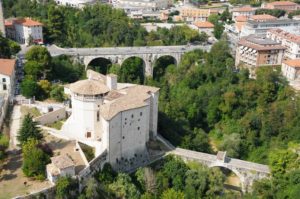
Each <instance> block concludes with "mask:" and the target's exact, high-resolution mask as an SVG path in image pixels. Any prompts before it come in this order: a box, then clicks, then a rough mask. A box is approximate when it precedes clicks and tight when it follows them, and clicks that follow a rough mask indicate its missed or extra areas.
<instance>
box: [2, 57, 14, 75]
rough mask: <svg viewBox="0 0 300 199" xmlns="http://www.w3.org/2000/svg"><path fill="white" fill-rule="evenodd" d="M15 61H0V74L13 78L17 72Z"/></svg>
mask: <svg viewBox="0 0 300 199" xmlns="http://www.w3.org/2000/svg"><path fill="white" fill-rule="evenodd" d="M15 64H16V60H15V59H0V74H2V75H7V76H11V75H12V74H13V73H14V70H15Z"/></svg>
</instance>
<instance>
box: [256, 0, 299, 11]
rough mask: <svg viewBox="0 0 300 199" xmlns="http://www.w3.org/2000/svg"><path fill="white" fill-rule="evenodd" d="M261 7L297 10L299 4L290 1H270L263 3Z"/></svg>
mask: <svg viewBox="0 0 300 199" xmlns="http://www.w3.org/2000/svg"><path fill="white" fill-rule="evenodd" d="M261 7H262V8H265V9H272V10H273V9H279V10H285V11H287V12H292V11H295V10H299V4H297V3H294V2H291V1H274V2H271V3H263V4H262V6H261Z"/></svg>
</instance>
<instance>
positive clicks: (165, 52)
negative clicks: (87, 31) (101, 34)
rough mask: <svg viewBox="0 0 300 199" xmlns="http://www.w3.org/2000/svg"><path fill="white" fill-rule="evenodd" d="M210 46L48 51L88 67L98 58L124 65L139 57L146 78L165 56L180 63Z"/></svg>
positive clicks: (51, 48) (51, 47)
mask: <svg viewBox="0 0 300 199" xmlns="http://www.w3.org/2000/svg"><path fill="white" fill-rule="evenodd" d="M210 48H211V46H210V45H186V46H146V47H110V48H59V47H57V46H54V45H52V46H49V47H48V50H49V52H50V54H51V55H52V56H59V55H69V56H73V57H74V58H76V60H77V61H79V62H80V63H82V64H84V65H85V66H86V67H87V66H88V65H89V63H90V62H91V61H92V60H94V59H97V58H104V59H108V60H110V61H111V63H118V64H120V65H122V63H123V62H124V61H125V60H126V59H128V58H130V57H139V58H141V59H142V60H143V61H144V72H145V76H152V75H153V65H154V63H155V61H156V60H158V59H159V58H160V57H163V56H171V57H173V58H174V60H175V61H176V64H177V63H179V62H180V60H181V57H182V55H183V54H184V53H186V52H189V51H193V50H195V49H202V50H204V51H209V50H210Z"/></svg>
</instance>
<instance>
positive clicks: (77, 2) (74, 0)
mask: <svg viewBox="0 0 300 199" xmlns="http://www.w3.org/2000/svg"><path fill="white" fill-rule="evenodd" d="M55 3H56V4H57V5H62V6H70V7H74V8H83V7H84V6H86V5H92V4H94V3H96V0H55Z"/></svg>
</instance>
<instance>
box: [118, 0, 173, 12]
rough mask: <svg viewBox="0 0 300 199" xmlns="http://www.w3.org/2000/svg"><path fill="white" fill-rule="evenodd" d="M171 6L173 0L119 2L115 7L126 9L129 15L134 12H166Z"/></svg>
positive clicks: (130, 0)
mask: <svg viewBox="0 0 300 199" xmlns="http://www.w3.org/2000/svg"><path fill="white" fill-rule="evenodd" d="M171 5H172V1H171V0H118V1H117V3H116V4H115V5H114V6H115V7H116V8H121V9H124V10H125V12H127V13H131V12H133V11H135V12H136V11H144V12H145V11H158V10H165V9H167V8H169V7H170V6H171Z"/></svg>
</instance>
